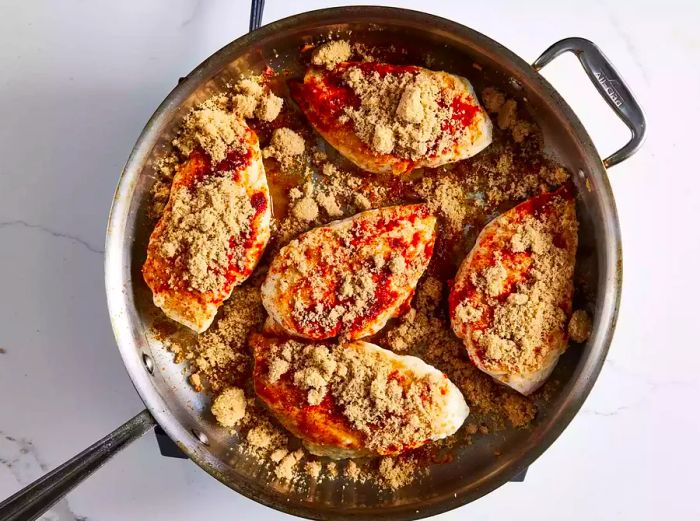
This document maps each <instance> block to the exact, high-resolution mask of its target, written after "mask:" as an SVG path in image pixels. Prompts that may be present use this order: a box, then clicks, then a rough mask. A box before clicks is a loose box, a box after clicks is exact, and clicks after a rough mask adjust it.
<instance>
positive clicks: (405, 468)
mask: <svg viewBox="0 0 700 521" xmlns="http://www.w3.org/2000/svg"><path fill="white" fill-rule="evenodd" d="M419 474H420V467H419V466H418V464H417V462H416V461H415V460H414V459H413V458H410V457H398V458H391V457H385V458H382V460H381V462H380V463H379V478H380V484H381V485H382V486H384V487H386V488H388V489H390V490H397V489H399V488H401V487H404V486H406V485H407V484H409V483H411V482H412V481H414V480H415V479H416V477H417V476H418V475H419Z"/></svg>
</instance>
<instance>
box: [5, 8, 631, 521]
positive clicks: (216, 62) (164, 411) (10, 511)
mask: <svg viewBox="0 0 700 521" xmlns="http://www.w3.org/2000/svg"><path fill="white" fill-rule="evenodd" d="M329 31H332V32H333V33H339V34H341V35H342V34H346V33H348V32H349V31H352V39H353V40H356V41H357V40H360V41H362V40H367V41H369V42H376V43H386V44H390V43H393V42H396V41H400V42H405V43H407V44H410V45H411V46H413V47H414V48H415V49H417V50H418V51H421V50H423V51H425V52H430V54H431V55H432V57H433V59H434V68H440V69H445V70H448V71H451V72H455V73H458V74H463V75H465V76H468V77H469V78H471V79H472V80H473V81H474V83H475V85H476V87H477V91H479V90H480V88H481V87H483V86H484V85H496V86H499V87H500V88H502V89H504V90H506V91H508V92H509V93H510V94H511V95H513V96H516V97H517V98H518V99H526V100H527V109H528V110H529V111H530V113H531V114H532V116H533V118H534V119H535V120H536V121H537V123H538V124H539V125H540V127H541V128H542V131H543V133H544V137H545V144H546V149H547V152H548V153H549V154H550V155H552V156H554V157H555V158H556V159H557V160H558V161H559V162H561V163H562V164H563V165H564V166H566V167H567V168H569V169H570V171H571V172H573V173H574V174H575V175H574V180H575V182H576V185H577V187H578V191H579V198H578V206H579V207H578V211H579V216H580V218H581V237H580V243H581V246H580V252H579V258H578V264H579V266H580V267H581V268H582V269H584V270H585V271H586V273H587V274H588V276H589V279H590V281H591V285H590V292H589V293H590V294H589V295H588V298H589V299H590V306H591V308H592V309H594V316H595V320H594V329H593V334H592V335H591V338H590V339H589V341H588V343H587V344H586V345H585V347H583V348H581V349H570V350H569V351H568V352H567V354H566V355H565V356H564V357H563V358H562V360H561V361H560V363H559V365H558V367H557V371H556V374H555V377H556V378H558V379H560V380H561V381H562V382H564V384H563V385H562V386H561V388H560V389H559V391H558V392H557V393H556V395H555V396H554V397H553V398H552V399H551V400H550V401H549V402H548V403H546V404H541V407H540V412H539V414H538V417H537V419H536V420H535V422H534V425H533V427H532V428H531V429H529V430H525V431H509V432H507V433H506V435H505V436H503V435H499V436H495V435H494V436H489V437H484V438H481V439H480V440H478V441H477V442H476V443H474V444H473V445H470V446H468V447H467V446H463V447H457V448H455V450H454V454H453V456H454V461H452V462H451V463H448V464H442V465H436V466H433V468H432V469H431V472H430V475H429V478H428V479H424V480H422V481H421V482H419V483H416V484H415V485H412V486H409V487H407V488H405V489H402V490H400V491H398V492H396V493H395V494H393V495H392V494H388V495H387V494H382V493H378V492H377V491H376V490H375V489H373V488H371V487H358V486H347V487H345V488H343V487H342V484H339V483H330V482H329V483H321V484H317V485H316V486H312V487H311V488H310V490H309V491H308V492H306V493H300V492H295V491H292V490H290V489H289V488H288V487H286V486H285V485H284V484H282V483H276V482H274V481H270V479H269V477H268V476H267V475H265V474H264V473H262V472H261V471H260V469H259V468H258V467H257V465H255V464H254V463H253V462H251V461H247V460H246V459H245V458H244V457H243V456H241V455H239V454H237V453H235V452H230V451H229V450H228V449H229V448H230V447H231V446H232V444H233V443H235V441H233V440H231V438H230V436H228V435H227V434H226V433H225V432H223V431H222V430H221V429H219V428H218V427H217V426H216V425H215V422H214V421H213V419H212V418H211V417H210V416H209V414H208V413H207V404H206V399H205V398H203V397H201V396H199V395H198V394H196V393H194V392H193V391H192V390H191V389H190V388H189V386H188V385H186V383H185V382H184V379H183V378H182V375H181V374H180V368H179V367H177V366H175V365H174V364H173V363H172V362H171V360H170V355H168V354H167V353H166V352H165V350H164V349H163V348H162V346H160V345H159V343H158V342H157V341H155V340H154V339H153V338H150V337H149V335H148V332H149V328H150V324H151V323H152V320H153V316H154V314H153V312H154V310H153V305H152V303H151V299H150V294H149V293H148V291H147V288H145V286H144V284H143V281H142V278H141V276H140V266H141V264H142V262H143V258H144V255H145V244H146V241H147V238H148V235H149V233H150V229H149V227H148V225H147V219H146V216H145V209H146V206H147V203H148V193H149V190H150V187H151V186H152V184H153V181H154V173H153V161H154V160H155V159H157V158H158V157H159V155H160V154H162V153H163V151H164V150H165V147H167V144H168V143H169V142H170V141H171V139H172V137H173V133H174V131H175V129H176V128H177V126H178V124H179V122H180V121H181V119H182V117H183V116H184V115H185V114H186V112H187V111H188V109H189V108H190V107H191V106H192V105H193V104H195V103H196V102H197V101H200V100H201V99H203V98H205V97H207V96H209V95H210V94H211V93H212V92H216V91H217V90H219V89H221V88H223V86H224V85H225V84H226V83H227V81H229V80H232V79H233V80H235V79H236V78H237V77H238V76H239V75H240V74H241V73H244V72H250V71H258V70H260V69H261V68H262V67H263V65H264V64H265V63H269V64H271V65H272V66H273V67H275V68H288V67H289V68H292V69H294V68H295V67H297V68H298V64H297V63H296V60H295V57H296V54H297V53H298V50H299V48H300V47H301V46H302V45H303V44H304V43H310V42H313V41H317V40H318V39H320V38H321V37H324V36H326V35H328V33H329ZM566 51H570V52H573V53H575V54H576V55H577V56H578V57H579V59H580V61H581V64H582V65H583V67H584V69H585V71H586V72H587V74H588V76H589V77H590V78H591V80H592V81H593V83H594V85H595V86H596V88H597V89H598V90H599V91H600V92H601V94H602V95H603V97H604V99H605V100H606V101H607V102H608V104H609V105H610V106H611V107H612V108H613V110H614V111H615V112H616V113H617V115H618V116H619V117H620V118H621V119H622V120H623V121H624V122H625V123H626V124H627V126H628V127H629V128H630V131H631V134H632V136H631V139H630V141H629V142H628V143H627V144H626V145H625V146H623V147H622V148H621V149H620V150H619V151H618V152H616V153H614V154H613V155H611V156H610V157H608V158H607V159H605V160H601V159H600V157H599V155H598V153H597V151H596V149H595V147H594V146H593V143H592V142H591V139H590V137H589V136H588V134H587V133H586V131H585V129H584V128H583V126H582V125H581V123H580V121H579V120H578V118H577V117H576V116H575V114H574V113H573V111H572V110H571V108H570V107H569V106H568V105H567V104H566V102H565V101H564V100H563V99H562V98H561V97H560V96H559V94H557V92H556V91H555V90H554V88H553V87H552V86H551V85H550V84H549V83H548V82H547V81H546V80H544V79H543V78H542V76H540V75H539V74H538V72H537V71H538V70H539V69H540V68H542V67H543V66H544V65H546V64H547V63H548V62H549V61H551V60H552V59H554V58H555V57H556V56H558V55H559V54H561V53H563V52H566ZM473 63H478V64H479V65H480V66H481V67H482V69H483V70H482V71H481V72H478V71H476V69H474V68H473V67H472V64H473ZM644 132H645V122H644V117H643V114H642V112H641V109H640V108H639V106H638V105H637V103H636V102H635V100H634V98H633V97H632V95H631V93H630V92H629V90H628V88H627V87H626V85H625V84H624V82H623V81H622V79H621V78H620V76H619V75H618V74H617V72H616V71H615V69H614V68H613V67H612V65H611V64H610V63H609V62H608V60H607V59H606V58H605V56H604V55H603V54H602V53H601V52H600V50H599V49H598V48H597V47H596V46H595V45H593V44H592V43H591V42H589V41H587V40H584V39H581V38H568V39H566V40H562V41H560V42H558V43H556V44H554V45H553V46H552V47H550V48H549V49H548V50H546V51H545V53H544V54H543V55H542V56H541V57H540V58H538V59H537V60H536V61H535V62H534V64H533V65H532V66H531V65H528V64H527V63H526V62H524V61H523V60H522V59H520V58H519V57H518V56H516V55H515V54H513V53H512V52H511V51H509V50H508V49H506V48H504V47H503V46H501V45H500V44H498V43H496V42H494V41H493V40H491V39H489V38H487V37H486V36H484V35H482V34H480V33H478V32H476V31H473V30H471V29H468V28H466V27H464V26H462V25H459V24H457V23H455V22H451V21H449V20H445V19H443V18H438V17H435V16H431V15H427V14H424V13H419V12H415V11H408V10H403V9H393V8H384V7H346V8H337V9H326V10H321V11H314V12H309V13H304V14H301V15H297V16H293V17H290V18H286V19H283V20H280V21H278V22H275V23H272V24H269V25H267V26H265V27H262V28H260V29H257V30H255V31H253V32H252V33H250V34H248V35H246V36H243V37H241V38H239V39H238V40H236V41H234V42H233V43H231V44H229V45H227V46H226V47H224V48H223V49H221V50H220V51H218V52H217V53H215V54H214V55H212V56H211V57H210V58H208V59H207V60H205V61H204V62H203V63H202V64H201V65H200V66H198V67H197V68H196V69H195V70H194V71H192V72H191V73H190V74H189V75H188V76H187V77H186V78H184V79H183V81H181V82H180V83H179V84H178V86H177V87H176V88H175V89H174V90H173V91H172V92H171V93H170V95H168V97H167V98H166V99H165V101H163V103H162V104H161V106H160V107H159V108H158V109H157V110H156V112H155V114H154V115H153V117H152V118H151V120H150V121H149V122H148V124H147V125H146V128H145V129H144V130H143V132H142V134H141V136H140V137H139V139H138V141H137V142H136V145H135V146H134V149H133V152H132V154H131V156H130V158H129V160H128V162H127V164H126V166H125V168H124V171H123V173H122V177H121V180H120V182H119V186H118V188H117V191H116V194H115V196H114V201H113V205H112V212H111V215H110V221H109V225H108V230H107V243H106V257H105V277H106V289H107V300H108V304H109V310H110V315H111V318H112V324H113V328H114V333H115V337H116V340H117V344H118V345H119V349H120V352H121V355H122V358H123V359H124V364H125V366H126V368H127V371H128V372H129V375H130V376H131V379H132V380H133V383H134V386H135V387H136V390H137V391H138V392H139V394H140V396H141V398H142V399H143V401H144V403H145V405H146V407H147V409H146V410H144V411H143V412H142V413H140V414H139V415H137V416H136V417H134V418H132V419H131V420H129V421H128V422H127V423H125V424H124V425H123V426H121V427H120V428H119V429H117V430H116V431H114V432H113V433H111V434H110V435H108V436H107V437H106V438H104V439H103V440H100V441H99V442H97V443H96V444H95V445H93V446H91V447H90V448H88V449H86V450H85V451H84V452H83V453H81V454H79V455H77V456H76V457H75V458H73V459H71V460H70V461H68V462H67V463H65V464H64V465H62V466H60V467H59V468H57V469H56V470H54V471H52V472H50V473H49V474H47V475H46V476H44V477H43V478H41V479H39V480H38V481H37V482H35V483H33V484H32V485H30V486H28V487H27V488H25V489H24V490H22V491H20V492H18V493H17V494H15V495H14V496H12V497H11V498H9V499H8V500H6V501H4V502H3V503H1V504H0V521H2V520H20V519H21V520H27V519H35V518H36V517H38V516H39V515H40V514H41V513H42V512H44V511H45V510H46V509H47V508H49V507H50V506H51V505H52V504H53V503H54V502H55V501H57V500H58V499H60V497H62V496H63V495H64V494H66V493H67V492H68V491H69V490H70V489H72V488H73V487H74V486H75V485H76V484H78V483H79V482H80V481H81V480H82V479H84V478H85V477H87V476H88V475H89V474H90V473H91V472H92V471H94V470H95V469H97V468H98V467H99V466H100V465H102V464H103V463H104V462H105V461H106V460H107V459H109V458H110V457H111V456H112V455H113V454H115V453H116V452H118V451H119V450H120V449H121V448H123V447H124V446H126V445H128V443H129V442H131V441H133V440H134V439H136V438H138V437H139V436H141V435H142V434H143V433H145V432H147V431H148V430H149V429H150V428H152V427H153V426H154V425H155V424H156V422H157V423H158V424H160V425H161V426H162V428H163V429H164V430H165V431H166V432H167V434H168V435H169V436H170V437H171V438H172V439H173V440H174V441H175V442H176V443H177V444H178V446H179V447H180V448H181V449H182V450H183V451H184V452H185V453H186V454H187V455H188V456H189V457H190V458H191V459H192V460H194V461H195V462H196V463H197V464H198V465H200V466H201V467H202V468H203V469H204V470H205V471H206V472H208V473H210V474H212V475H213V476H214V477H216V478H217V479H219V480H220V481H221V482H223V483H225V484H226V485H228V486H229V487H231V488H233V489H234V490H236V491H238V492H240V493H242V494H244V495H246V496H248V497H250V498H252V499H254V500H256V501H259V502H260V503H263V504H266V505H268V506H271V507H273V508H277V509H279V510H282V511H284V512H287V513H290V514H296V515H300V516H304V517H309V518H313V519H416V518H421V517H427V516H429V515H434V514H437V513H439V512H444V511H446V510H450V509H453V508H456V507H458V506H460V505H463V504H465V503H468V502H470V501H473V500H474V499H477V498H479V497H481V496H483V495H484V494H487V493H488V492H490V491H491V490H493V489H495V488H497V487H498V486H500V485H502V484H503V483H505V482H506V481H508V480H509V479H510V478H512V477H513V476H514V475H516V474H518V473H519V472H520V471H521V470H523V469H524V468H526V467H527V466H528V465H529V464H531V463H532V462H533V461H534V460H535V459H536V458H537V457H538V456H539V455H540V454H542V452H543V451H544V450H545V449H546V448H547V447H548V446H549V445H550V444H551V443H552V442H553V441H554V440H555V439H556V438H557V436H558V435H559V434H560V433H561V432H562V431H563V430H564V428H565V427H566V425H567V424H568V423H569V422H570V421H571V419H572V418H573V416H574V415H575V414H576V412H577V411H578V409H579V408H580V406H581V404H582V403H583V401H584V399H585V398H586V396H587V395H588V393H589V391H590V389H591V387H592V385H593V383H594V381H595V379H596V377H597V375H598V373H599V371H600V368H601V366H602V364H603V361H604V359H605V355H606V353H607V350H608V346H609V344H610V341H611V338H612V334H613V330H614V327H615V320H616V317H617V308H618V303H619V295H620V286H621V276H622V268H621V266H622V258H621V245H620V232H619V225H618V219H617V213H616V210H615V203H614V199H613V196H612V193H611V190H610V185H609V183H608V180H607V172H606V168H609V167H611V166H613V165H615V164H617V163H619V162H621V161H623V160H625V159H626V158H628V157H629V156H630V155H632V154H633V153H634V152H635V151H636V150H637V149H638V147H639V146H640V145H641V143H642V140H643V137H644ZM494 453H499V454H500V456H499V457H495V456H494Z"/></svg>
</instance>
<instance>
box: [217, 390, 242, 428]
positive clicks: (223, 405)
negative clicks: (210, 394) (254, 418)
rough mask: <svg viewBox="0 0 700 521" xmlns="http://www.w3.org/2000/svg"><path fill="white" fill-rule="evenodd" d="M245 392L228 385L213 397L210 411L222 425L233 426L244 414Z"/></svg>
mask: <svg viewBox="0 0 700 521" xmlns="http://www.w3.org/2000/svg"><path fill="white" fill-rule="evenodd" d="M245 408H246V399H245V393H244V392H243V390H242V389H239V388H238V387H229V388H227V389H224V391H223V392H222V393H221V394H219V395H218V396H217V397H216V398H214V402H213V403H212V406H211V412H212V414H213V415H214V417H215V418H216V421H218V422H219V423H220V424H221V425H222V426H223V427H235V426H236V424H237V423H238V422H239V421H240V420H241V419H243V417H244V416H245Z"/></svg>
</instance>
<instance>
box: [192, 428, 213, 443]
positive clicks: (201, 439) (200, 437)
mask: <svg viewBox="0 0 700 521" xmlns="http://www.w3.org/2000/svg"><path fill="white" fill-rule="evenodd" d="M191 432H192V434H193V435H194V437H195V438H197V439H198V440H199V443H201V444H202V445H209V438H207V435H206V434H204V433H203V432H202V431H198V430H197V429H192V431H191Z"/></svg>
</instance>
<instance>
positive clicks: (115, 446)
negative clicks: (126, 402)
mask: <svg viewBox="0 0 700 521" xmlns="http://www.w3.org/2000/svg"><path fill="white" fill-rule="evenodd" d="M155 423H156V422H155V420H154V419H153V416H151V413H150V412H148V410H144V411H142V412H141V413H140V414H138V415H136V416H134V417H133V418H132V419H130V420H129V421H128V422H126V423H125V424H124V425H122V426H121V427H119V428H117V429H116V430H115V431H114V432H112V433H110V434H108V435H107V436H105V437H104V438H102V439H101V440H100V441H98V442H97V443H95V444H93V445H91V446H90V447H88V448H87V449H85V450H84V451H83V452H81V453H80V454H78V455H76V456H73V457H72V458H71V459H69V460H68V461H66V462H65V463H64V464H63V465H61V466H59V467H57V468H55V469H54V470H52V471H51V472H49V473H48V474H46V475H44V476H42V477H40V478H39V479H37V480H36V481H35V482H34V483H32V484H30V485H28V486H26V487H25V488H23V489H22V490H20V491H19V492H17V493H16V494H14V495H12V496H10V497H9V498H7V499H6V500H5V501H3V502H2V503H0V521H32V520H33V519H37V518H38V517H39V516H41V515H42V514H43V513H44V512H46V511H47V510H48V509H49V508H51V506H53V505H54V504H55V503H56V502H57V501H59V500H60V499H61V498H62V497H63V496H65V495H66V494H67V493H68V492H70V491H71V490H73V488H74V487H76V486H77V485H79V484H80V483H82V481H83V480H84V479H85V478H87V477H88V476H89V475H90V474H92V473H93V472H94V471H96V470H97V469H98V468H100V467H101V466H102V465H103V464H104V463H105V462H107V460H109V459H110V458H111V457H112V456H114V455H115V454H116V453H117V452H119V451H120V450H121V449H123V448H124V447H126V446H127V445H129V444H130V443H131V442H132V441H134V440H137V439H138V438H140V437H141V436H143V434H144V433H146V432H148V431H149V430H150V429H151V428H152V427H153V426H154V425H155Z"/></svg>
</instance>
